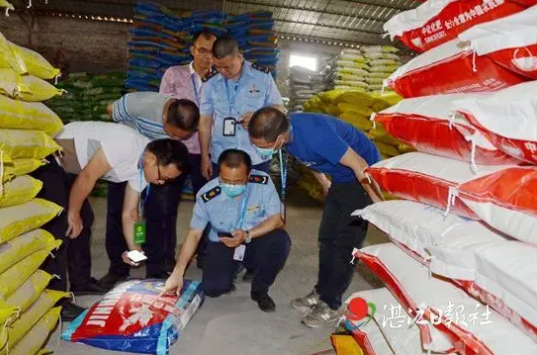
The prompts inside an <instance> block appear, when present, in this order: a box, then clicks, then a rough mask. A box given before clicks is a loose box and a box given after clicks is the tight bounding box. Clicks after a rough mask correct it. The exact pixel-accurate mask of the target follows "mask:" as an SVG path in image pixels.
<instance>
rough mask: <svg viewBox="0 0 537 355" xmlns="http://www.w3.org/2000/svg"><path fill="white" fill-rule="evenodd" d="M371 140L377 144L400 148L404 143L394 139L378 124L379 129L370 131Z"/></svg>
mask: <svg viewBox="0 0 537 355" xmlns="http://www.w3.org/2000/svg"><path fill="white" fill-rule="evenodd" d="M369 138H371V139H372V140H374V141H375V142H381V143H385V144H389V145H394V146H398V145H399V144H402V143H403V142H401V141H400V140H399V139H396V138H394V137H393V136H392V135H391V134H390V133H388V132H387V131H386V130H385V129H384V128H383V127H382V126H381V125H379V124H377V128H375V129H372V130H371V131H369Z"/></svg>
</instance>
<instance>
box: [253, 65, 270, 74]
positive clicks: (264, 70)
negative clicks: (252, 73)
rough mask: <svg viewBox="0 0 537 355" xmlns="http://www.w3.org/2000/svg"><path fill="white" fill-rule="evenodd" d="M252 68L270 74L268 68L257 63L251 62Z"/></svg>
mask: <svg viewBox="0 0 537 355" xmlns="http://www.w3.org/2000/svg"><path fill="white" fill-rule="evenodd" d="M252 68H254V69H255V70H259V71H262V72H263V73H267V74H270V69H269V68H267V67H264V66H262V65H259V64H252Z"/></svg>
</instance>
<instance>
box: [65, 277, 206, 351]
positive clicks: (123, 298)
mask: <svg viewBox="0 0 537 355" xmlns="http://www.w3.org/2000/svg"><path fill="white" fill-rule="evenodd" d="M163 288H164V281H162V280H136V281H128V282H125V283H122V284H120V285H119V286H116V287H115V288H114V289H113V290H112V291H110V292H108V293H107V294H106V295H105V296H104V298H103V300H102V301H100V302H97V303H96V304H95V305H93V306H92V307H91V308H90V309H88V310H87V311H85V312H84V313H82V314H81V315H80V316H78V317H77V318H76V319H75V320H74V321H73V322H71V323H70V324H69V326H68V327H67V330H65V331H64V332H63V334H62V339H64V340H67V341H72V342H76V343H84V344H87V345H91V346H94V347H97V348H102V349H107V350H117V351H125V352H132V353H140V354H158V355H164V354H168V350H169V347H170V346H171V345H172V344H173V343H175V342H176V341H177V339H178V337H179V335H180V333H181V331H182V330H183V329H184V328H185V326H186V325H187V323H188V322H189V321H190V319H191V318H192V316H194V314H195V313H196V311H197V310H198V308H199V307H200V305H201V304H202V302H203V300H204V295H203V293H202V291H201V288H200V282H199V281H185V282H184V284H183V289H182V293H181V297H177V296H175V295H174V296H171V295H166V296H162V297H159V294H160V293H161V292H162V290H163Z"/></svg>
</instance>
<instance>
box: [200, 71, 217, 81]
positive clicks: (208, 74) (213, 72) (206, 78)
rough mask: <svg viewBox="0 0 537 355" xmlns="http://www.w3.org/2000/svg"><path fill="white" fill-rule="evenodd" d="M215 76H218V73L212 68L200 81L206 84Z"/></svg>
mask: <svg viewBox="0 0 537 355" xmlns="http://www.w3.org/2000/svg"><path fill="white" fill-rule="evenodd" d="M216 74H218V71H217V70H216V69H214V68H211V69H210V70H209V72H208V73H207V74H206V75H205V76H204V77H203V78H201V81H203V82H206V81H208V80H209V79H211V78H214V77H215V76H216Z"/></svg>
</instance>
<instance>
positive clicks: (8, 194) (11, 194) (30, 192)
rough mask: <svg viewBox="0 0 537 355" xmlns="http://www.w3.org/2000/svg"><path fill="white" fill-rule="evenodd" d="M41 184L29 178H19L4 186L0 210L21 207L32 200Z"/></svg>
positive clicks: (0, 196)
mask: <svg viewBox="0 0 537 355" xmlns="http://www.w3.org/2000/svg"><path fill="white" fill-rule="evenodd" d="M42 187H43V183H42V182H41V181H39V180H37V179H34V178H33V177H31V176H28V175H25V176H19V177H17V178H15V179H14V180H13V181H10V182H7V183H6V184H5V185H4V191H3V193H2V195H0V208H2V207H10V206H16V205H22V204H23V203H26V202H29V201H31V200H33V199H34V198H35V197H36V196H37V194H38V193H39V191H41V188H42Z"/></svg>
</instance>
